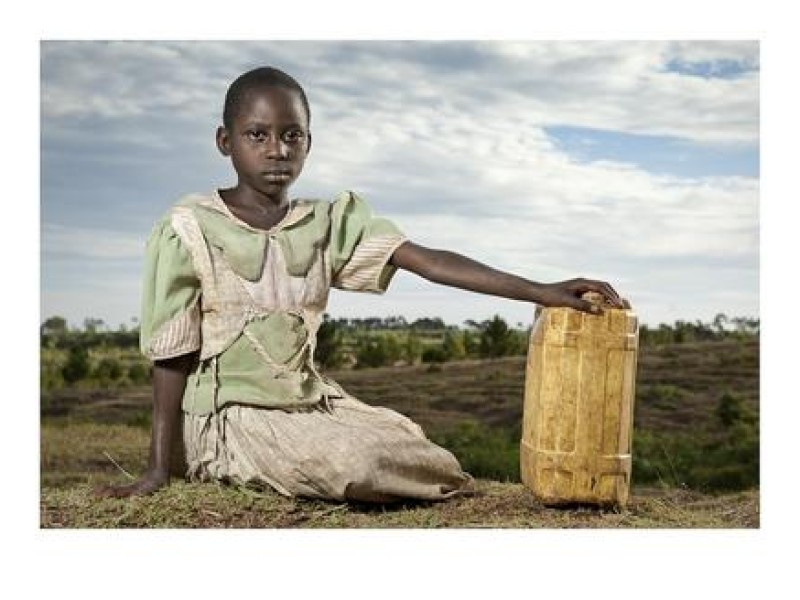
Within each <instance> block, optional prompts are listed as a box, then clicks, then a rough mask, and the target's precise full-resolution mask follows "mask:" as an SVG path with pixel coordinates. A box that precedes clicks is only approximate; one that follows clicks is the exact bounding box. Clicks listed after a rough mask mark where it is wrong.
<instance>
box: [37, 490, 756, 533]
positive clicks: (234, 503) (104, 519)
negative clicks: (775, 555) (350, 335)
mask: <svg viewBox="0 0 800 600" xmlns="http://www.w3.org/2000/svg"><path fill="white" fill-rule="evenodd" d="M758 524H759V515H758V492H756V491H749V492H743V493H738V494H731V495H726V496H720V497H710V496H702V495H698V494H693V493H689V492H685V491H676V490H671V491H669V490H660V491H653V490H650V491H647V490H645V491H642V492H640V493H638V494H634V496H633V498H632V500H631V502H630V503H629V505H628V507H626V508H625V509H622V510H598V509H594V508H586V507H584V508H572V509H563V508H547V507H545V506H542V505H541V504H540V503H539V502H537V501H536V500H535V499H534V498H533V496H532V495H531V494H530V493H529V492H528V490H527V489H526V488H524V487H523V486H522V485H519V484H510V483H498V482H491V481H478V486H477V493H476V494H475V495H474V496H469V497H462V498H455V499H451V500H449V501H446V502H441V503H406V504H401V505H384V506H368V505H351V504H340V503H332V502H322V501H311V500H293V499H287V498H284V497H282V496H279V495H278V494H274V493H263V494H256V493H255V492H251V491H249V490H241V489H236V488H232V487H227V486H220V485H213V484H187V483H177V484H173V485H171V486H170V487H169V488H167V489H166V490H163V491H162V492H160V493H158V494H156V495H154V496H150V497H142V498H133V499H128V500H114V499H104V500H97V499H95V498H93V497H92V495H91V492H90V485H88V484H83V485H78V486H74V487H70V488H67V489H45V490H44V491H43V493H42V500H41V526H42V527H43V528H64V527H68V528H128V527H133V528H212V527H213V528H370V529H385V528H414V529H429V528H498V529H499V528H504V529H507V528H611V529H618V528H752V527H758Z"/></svg>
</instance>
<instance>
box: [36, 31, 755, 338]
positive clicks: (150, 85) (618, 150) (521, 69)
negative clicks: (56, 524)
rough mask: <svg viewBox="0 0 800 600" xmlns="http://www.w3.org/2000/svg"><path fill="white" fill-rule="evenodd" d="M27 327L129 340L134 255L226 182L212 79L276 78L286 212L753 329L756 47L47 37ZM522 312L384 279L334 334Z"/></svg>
mask: <svg viewBox="0 0 800 600" xmlns="http://www.w3.org/2000/svg"><path fill="white" fill-rule="evenodd" d="M40 52H41V82H40V83H41V87H40V94H41V212H40V218H41V302H40V312H41V318H42V320H43V319H45V318H47V317H49V316H53V315H61V316H64V317H66V318H67V319H68V321H69V322H70V323H71V324H73V325H80V324H82V323H83V320H84V318H86V317H94V318H100V319H103V320H104V321H105V322H106V323H107V324H108V325H109V326H111V327H116V326H118V325H120V324H123V323H124V324H126V325H130V324H131V323H132V318H134V317H136V316H137V315H138V312H139V294H140V281H139V279H140V275H141V268H142V258H143V251H144V243H145V240H146V239H147V236H148V234H149V232H150V230H151V228H152V226H153V224H154V222H155V221H156V220H157V219H158V218H159V217H160V216H161V215H162V214H163V213H164V212H165V211H167V210H168V208H169V206H170V205H171V204H172V203H173V202H174V201H175V200H177V199H178V198H179V197H180V196H181V195H183V194H186V193H190V192H204V191H210V190H212V189H214V188H219V187H226V186H229V185H232V184H233V183H235V179H234V174H233V171H232V169H231V167H230V165H229V163H228V161H227V159H225V158H224V157H222V156H221V155H220V154H219V153H218V152H217V150H216V147H215V145H214V132H215V129H216V127H217V126H218V124H219V122H220V115H221V110H222V101H223V98H224V94H225V90H226V89H227V86H228V84H229V83H230V82H231V81H232V80H233V79H234V78H235V77H236V76H237V75H239V74H240V73H241V72H243V71H245V70H248V69H250V68H253V67H256V66H260V65H264V64H270V65H273V66H277V67H279V68H281V69H284V70H285V71H287V72H288V73H290V74H291V75H293V76H294V77H295V78H296V79H297V80H298V81H300V82H301V84H302V85H303V86H304V88H305V89H306V93H307V95H308V98H309V101H310V103H311V111H312V121H311V129H312V132H313V136H314V143H313V148H312V151H311V154H310V156H309V159H308V161H307V163H306V168H305V171H304V173H303V175H302V176H301V177H300V179H299V180H298V182H297V183H296V184H295V186H294V188H293V190H292V193H293V195H295V196H297V197H312V198H323V199H332V198H334V197H335V196H336V195H337V194H338V193H339V192H340V191H342V190H345V189H350V190H355V191H357V192H358V193H360V194H361V195H363V196H364V197H365V198H366V199H367V200H368V201H369V202H370V204H371V205H372V207H373V209H374V211H375V212H376V213H377V214H380V215H382V216H386V217H388V218H391V219H392V220H394V221H395V222H396V223H397V224H398V225H399V226H400V228H401V229H402V230H403V231H404V232H405V233H406V235H408V237H409V238H410V239H412V240H413V241H415V242H417V243H419V244H423V245H426V246H430V247H434V248H443V249H447V250H451V251H454V252H459V253H461V254H465V255H467V256H469V257H471V258H474V259H475V260H478V261H481V262H484V263H486V264H489V265H491V266H493V267H496V268H499V269H502V270H506V271H509V272H512V273H515V274H518V275H521V276H523V277H526V278H528V279H532V280H534V281H541V282H552V281H558V280H563V279H569V278H572V277H579V276H583V277H590V278H596V279H603V280H607V281H609V282H611V284H612V285H613V286H614V287H615V288H616V289H617V290H618V291H619V292H620V294H621V295H623V296H625V297H627V298H628V299H629V301H630V302H631V304H632V305H633V308H634V310H635V311H636V312H637V314H639V316H640V319H641V321H642V322H644V323H648V324H652V325H657V324H659V323H662V322H667V323H671V322H674V321H675V320H677V319H683V320H690V321H694V320H697V319H700V320H702V321H704V322H709V321H711V320H712V319H713V318H714V316H715V315H716V314H717V313H719V312H724V313H726V314H727V315H729V316H734V315H738V316H754V317H757V316H759V286H758V283H759V170H760V169H759V166H760V165H759V159H760V156H759V74H760V61H759V43H758V42H757V41H737V40H725V41H709V42H699V41H695V42H690V41H683V42H673V41H669V40H663V41H652V42H623V41H614V40H608V41H595V42H570V41H551V42H545V41H530V42H520V41H516V42H515V41H497V42H491V41H409V42H403V41H337V40H327V41H316V42H315V41H303V42H299V41H298V42H291V41H277V42H246V41H231V42H226V41H203V42H169V41H131V42H100V41H44V42H42V43H41V46H40ZM533 309H534V307H533V306H532V305H530V304H526V303H522V302H518V301H512V300H506V299H501V298H494V297H490V296H484V295H480V294H472V293H468V292H464V291H461V290H455V289H451V288H446V287H442V286H437V285H434V284H431V283H429V282H427V281H424V280H422V279H420V278H418V277H416V276H414V275H412V274H409V273H403V272H401V273H399V274H398V275H397V276H396V278H395V280H394V281H393V283H392V286H391V287H390V289H389V291H388V292H387V293H386V294H385V295H383V296H376V295H373V294H358V293H352V292H340V291H333V292H332V294H331V298H330V303H329V306H328V312H329V313H330V314H331V315H332V316H334V317H341V316H343V317H359V316H360V317H366V316H372V315H376V316H389V315H403V316H405V317H406V318H407V319H415V318H419V317H423V316H438V317H441V318H443V319H444V320H445V321H446V322H447V323H450V324H455V325H460V324H462V323H463V322H464V321H465V320H467V319H475V320H482V319H486V318H491V316H493V315H494V314H499V315H500V316H502V317H503V318H505V319H506V320H507V321H509V322H510V323H512V324H515V325H516V324H521V325H522V326H527V325H529V324H530V323H531V322H532V318H533Z"/></svg>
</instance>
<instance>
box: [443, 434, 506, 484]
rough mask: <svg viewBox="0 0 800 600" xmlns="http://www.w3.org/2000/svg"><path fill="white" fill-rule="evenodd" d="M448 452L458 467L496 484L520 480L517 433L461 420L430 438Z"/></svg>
mask: <svg viewBox="0 0 800 600" xmlns="http://www.w3.org/2000/svg"><path fill="white" fill-rule="evenodd" d="M431 439H432V440H433V441H434V442H436V443H437V444H439V445H440V446H443V447H445V448H447V449H448V450H450V452H452V453H453V454H454V455H455V456H456V458H457V459H458V461H459V462H460V463H461V467H462V468H463V469H464V470H465V471H467V472H468V473H470V474H471V475H473V476H474V477H481V478H487V479H495V480H499V481H516V482H518V481H520V474H519V431H517V430H512V429H503V428H495V427H487V426H485V425H482V424H481V423H479V422H477V421H462V422H461V423H459V424H458V425H457V426H456V427H454V428H452V429H449V430H446V431H443V432H441V433H440V434H438V435H432V436H431Z"/></svg>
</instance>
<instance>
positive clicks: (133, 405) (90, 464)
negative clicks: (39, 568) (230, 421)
mask: <svg viewBox="0 0 800 600" xmlns="http://www.w3.org/2000/svg"><path fill="white" fill-rule="evenodd" d="M723 357H726V358H724V359H723ZM524 361H525V359H524V358H523V357H511V358H503V359H495V360H489V361H461V362H453V363H445V364H442V365H437V368H436V369H430V368H429V367H428V366H427V365H419V366H413V367H400V368H377V369H361V370H358V371H347V370H342V371H332V372H330V375H331V376H333V377H334V378H335V379H337V380H338V381H339V382H340V383H341V384H342V385H343V386H344V387H345V388H346V389H347V390H348V391H350V392H351V393H352V394H354V395H355V396H357V397H359V398H360V399H361V400H363V401H365V402H368V403H371V404H377V405H382V406H387V407H389V408H393V409H395V410H398V411H399V412H402V413H404V414H406V415H408V416H410V417H411V418H412V419H414V420H415V421H417V422H418V423H420V424H421V425H422V426H423V428H424V429H425V431H426V432H427V433H428V435H429V437H431V438H432V439H434V440H436V441H438V442H439V443H442V444H443V445H445V446H447V447H449V448H450V449H451V450H452V451H453V452H454V453H455V454H456V455H457V456H459V458H460V459H461V460H462V462H463V463H464V465H465V468H466V469H467V470H473V473H474V474H476V475H477V476H479V477H484V478H486V477H490V478H493V479H494V480H493V481H492V480H489V479H482V480H479V492H480V493H479V494H478V495H476V496H474V497H468V498H459V499H453V500H451V501H448V502H445V503H442V504H433V505H421V504H416V505H413V504H408V505H401V506H397V507H383V508H381V507H378V508H375V507H372V508H367V507H357V506H349V505H337V504H331V503H324V502H311V501H303V500H288V499H285V498H282V497H280V496H277V495H264V496H255V495H253V494H248V493H246V492H243V491H241V490H236V489H233V488H227V487H218V486H214V485H189V484H184V483H174V484H173V485H172V486H170V487H169V488H168V489H167V490H164V491H163V492H160V493H158V494H156V495H155V496H153V497H150V498H137V499H131V500H125V501H119V500H102V501H100V500H96V499H94V498H92V497H91V495H90V494H89V489H90V487H91V486H93V485H97V484H103V483H109V482H118V483H121V482H123V481H125V476H124V475H123V474H122V473H121V471H120V469H119V468H118V467H117V466H115V465H114V463H113V462H112V460H111V459H112V458H113V460H114V461H116V462H117V463H118V464H119V465H120V467H121V468H123V469H124V470H125V471H128V472H130V473H132V474H134V475H137V474H140V473H142V472H143V471H144V468H145V463H146V459H147V447H148V442H149V422H150V403H151V399H150V391H149V389H148V388H146V387H141V386H139V387H130V388H126V389H122V390H103V389H93V390H90V389H66V390H60V391H58V392H51V393H47V394H45V395H43V397H42V401H41V413H42V427H41V475H40V482H41V488H42V490H41V525H42V527H47V528H51V527H91V528H94V527H181V528H191V527H377V528H383V527H424V528H430V527H619V528H628V527H649V528H663V527H680V528H684V527H689V528H705V527H709V528H718V527H734V528H740V527H758V523H759V499H758V490H757V489H753V490H748V491H742V492H733V493H726V494H724V495H719V494H710V493H707V494H702V493H699V492H697V491H690V490H689V489H686V488H685V487H684V485H683V484H686V483H688V484H689V485H692V482H693V481H695V480H697V481H699V480H700V479H701V476H702V477H704V478H707V477H708V476H713V477H716V478H717V479H721V482H722V483H725V484H726V485H729V487H732V486H733V485H734V484H736V481H737V477H739V474H738V472H737V473H733V472H732V473H729V472H727V471H726V470H725V469H726V466H725V465H724V464H722V462H723V461H728V462H731V461H734V462H735V463H736V464H743V461H744V459H745V458H748V456H749V454H748V456H738V455H737V454H736V452H737V451H738V447H737V446H733V445H731V444H730V443H728V442H726V439H727V438H726V437H724V436H722V437H720V435H721V434H720V435H717V437H709V438H708V442H706V441H704V440H703V439H701V438H696V437H693V436H694V433H693V430H692V428H693V427H695V426H698V425H699V426H704V427H711V426H712V424H713V423H715V422H716V420H718V417H717V416H716V414H715V409H716V407H717V404H718V401H719V398H720V396H721V394H722V391H723V390H726V389H730V390H735V394H736V396H737V397H738V398H740V399H741V401H742V403H743V405H744V406H745V407H746V409H747V410H748V411H749V413H750V414H752V415H753V416H754V418H755V419H756V421H757V418H758V393H759V375H758V366H759V356H758V344H757V342H746V343H742V342H736V341H733V342H712V343H705V344H703V343H698V344H682V345H679V346H669V347H652V348H642V349H641V352H640V356H639V372H638V375H637V401H636V409H635V425H634V430H635V432H637V434H638V435H640V443H639V450H638V452H639V455H638V460H639V461H640V465H639V467H637V465H636V461H637V456H635V457H634V484H636V482H637V481H638V482H639V483H640V484H646V485H647V486H649V487H636V485H635V486H634V488H633V490H632V496H631V501H630V503H629V506H628V507H627V508H626V509H624V510H622V511H618V512H615V511H596V510H593V509H587V508H584V509H574V510H564V509H552V508H546V507H544V506H541V505H539V504H538V503H537V502H536V501H535V500H534V499H533V497H532V496H531V495H530V493H529V492H528V491H527V490H526V488H524V487H523V486H522V485H520V484H519V483H516V482H514V481H513V479H512V480H510V481H506V480H507V479H509V478H508V477H506V476H504V475H503V473H508V472H510V471H513V470H514V469H515V465H516V460H517V459H516V458H514V460H510V459H509V456H511V455H512V453H514V452H516V451H517V435H516V433H514V432H516V431H518V429H519V425H520V422H521V419H522V409H523V396H524V385H525V382H524V364H525V363H524ZM756 424H757V423H756ZM512 433H514V435H512ZM718 433H719V432H718ZM723 433H724V432H723ZM749 434H753V435H754V436H755V437H753V438H752V439H751V440H750V441H749V442H748V443H749V444H750V446H748V448H744V449H745V450H747V451H748V452H749V453H751V454H752V451H755V450H757V448H758V438H757V428H756V429H753V430H752V431H749ZM725 435H730V436H732V437H731V438H730V439H740V438H742V436H741V435H739V434H738V433H737V432H736V431H734V430H731V432H730V433H729V434H725ZM684 438H686V440H689V441H691V442H692V443H693V444H694V445H696V444H695V442H698V443H699V442H703V443H704V444H706V445H705V446H703V447H702V448H700V450H702V451H700V450H697V449H696V448H694V446H691V445H690V444H689V443H688V442H687V443H686V444H683V445H682V446H680V445H676V444H677V443H678V442H680V441H681V440H684ZM686 440H684V441H686ZM710 442H714V444H716V445H711V444H710ZM753 449H755V450H753ZM665 452H666V453H667V454H668V455H669V459H670V462H669V465H668V467H669V468H665V467H664V465H663V464H661V465H659V463H658V461H659V460H661V459H663V458H664V456H663V455H664V454H665ZM109 457H111V458H109ZM701 458H702V459H703V461H705V462H708V461H707V459H709V458H715V460H717V459H718V460H719V461H720V464H713V465H711V472H710V473H703V472H702V469H703V468H705V467H703V464H705V462H704V463H702V464H701V461H700V459H701ZM512 463H514V464H512ZM756 465H757V463H756ZM477 469H480V470H482V471H483V472H485V474H481V473H478V472H477V471H476V470H477ZM637 472H638V477H639V478H638V480H637ZM693 478H694V479H693ZM498 480H500V481H498ZM501 481H503V482H501ZM666 484H669V485H666ZM695 489H699V488H695Z"/></svg>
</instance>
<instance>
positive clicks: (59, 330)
mask: <svg viewBox="0 0 800 600" xmlns="http://www.w3.org/2000/svg"><path fill="white" fill-rule="evenodd" d="M40 332H41V334H42V335H65V334H66V333H67V320H66V319H65V318H64V317H58V316H55V317H50V318H48V319H46V320H45V322H44V323H42V326H41V328H40Z"/></svg>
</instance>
